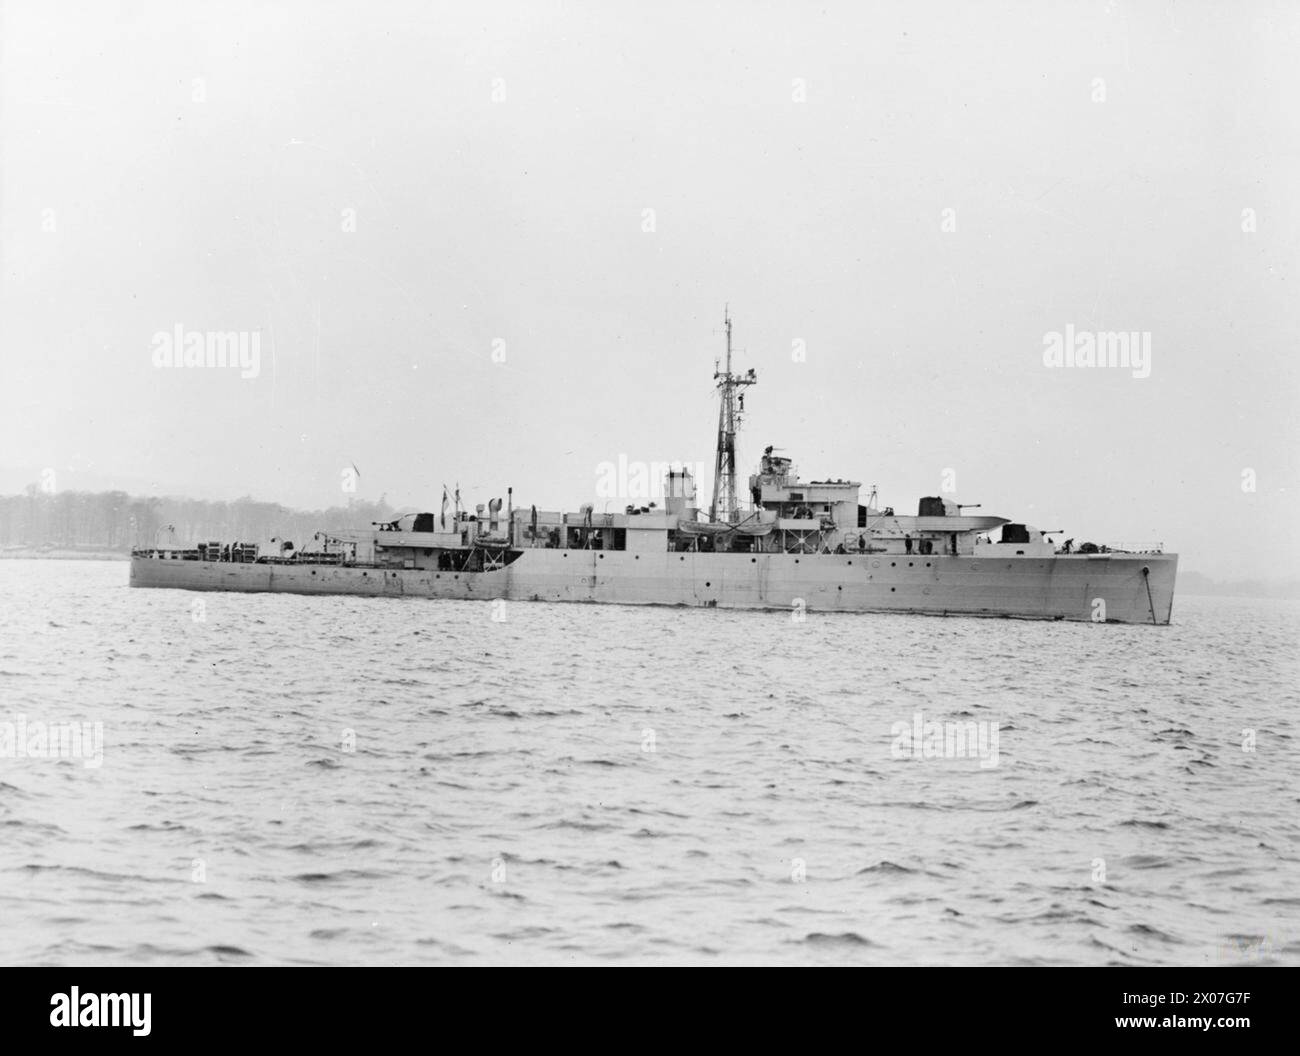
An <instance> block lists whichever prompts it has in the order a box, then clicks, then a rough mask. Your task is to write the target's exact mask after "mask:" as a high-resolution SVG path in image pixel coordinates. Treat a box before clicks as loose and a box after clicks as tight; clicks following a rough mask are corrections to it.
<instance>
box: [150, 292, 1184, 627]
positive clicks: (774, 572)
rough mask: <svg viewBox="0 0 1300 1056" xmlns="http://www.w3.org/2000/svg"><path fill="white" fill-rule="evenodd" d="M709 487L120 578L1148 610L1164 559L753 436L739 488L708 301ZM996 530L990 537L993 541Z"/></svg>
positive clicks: (683, 600) (1155, 600)
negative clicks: (871, 480) (705, 496)
mask: <svg viewBox="0 0 1300 1056" xmlns="http://www.w3.org/2000/svg"><path fill="white" fill-rule="evenodd" d="M724 325H725V333H726V360H725V364H724V363H722V362H719V363H717V364H715V369H714V382H715V385H716V388H717V390H718V395H719V408H718V431H717V443H716V447H715V461H714V475H713V492H712V498H711V501H710V504H709V507H708V509H707V510H704V509H702V508H701V507H700V506H699V503H698V500H697V497H696V487H695V479H694V474H692V472H691V470H690V469H689V468H688V467H687V466H685V465H683V466H681V467H680V468H679V467H678V466H676V465H674V466H671V467H669V468H668V469H667V471H666V473H665V480H664V488H663V493H662V498H663V504H662V505H660V504H659V503H658V502H655V503H651V504H649V505H627V506H625V507H624V509H623V511H622V512H614V513H610V512H599V513H598V512H596V510H595V509H594V506H593V504H591V503H587V504H583V505H581V506H580V507H579V508H578V509H577V510H570V511H564V510H540V509H538V508H537V506H535V505H530V506H528V507H524V506H522V505H516V503H515V501H514V491H513V488H509V489H507V493H506V501H505V503H504V505H505V510H504V512H503V511H502V505H503V503H502V500H501V499H500V498H494V499H492V500H490V501H489V502H488V503H487V504H486V507H485V506H484V505H478V506H476V508H475V510H474V511H473V512H471V511H470V510H468V509H463V508H462V507H461V503H460V489H459V487H457V489H456V501H455V508H454V510H453V511H452V513H451V516H450V517H448V497H447V494H446V490H445V489H444V493H443V500H442V508H441V511H440V512H439V513H437V514H435V513H428V512H425V513H411V514H406V515H404V516H402V517H399V518H397V519H396V520H393V521H391V522H386V523H376V524H374V525H373V527H372V528H371V529H367V530H338V531H329V530H325V531H322V532H318V533H317V535H316V540H315V542H314V543H313V544H312V545H311V546H308V547H306V548H303V549H296V548H294V546H293V544H292V543H286V542H280V543H279V545H278V546H275V547H272V548H269V552H267V553H263V552H262V547H261V546H260V545H259V544H257V543H248V542H222V541H205V542H203V543H199V544H198V545H197V546H188V547H159V546H155V547H152V548H149V549H137V550H134V551H133V552H132V554H131V580H130V581H131V586H133V587H162V588H176V589H183V590H208V591H248V592H279V593H293V594H350V595H365V596H376V597H403V598H407V597H418V598H444V599H458V600H483V601H498V600H508V601H550V602H565V601H568V602H604V603H611V604H625V605H680V606H685V605H689V606H703V607H710V608H713V607H716V608H720V609H779V610H784V611H787V612H794V613H798V614H802V613H806V612H898V613H918V614H927V615H943V616H1001V617H1014V618H1022V619H1043V620H1076V621H1081V622H1093V623H1136V624H1154V625H1164V624H1168V623H1169V621H1170V616H1171V613H1172V610H1173V597H1174V580H1175V577H1176V574H1177V568H1178V556H1177V555H1176V554H1167V553H1164V552H1163V546H1162V545H1161V544H1158V543H1151V544H1113V545H1097V544H1094V543H1084V544H1082V545H1080V546H1078V547H1075V546H1074V545H1073V540H1066V541H1065V542H1064V543H1062V544H1061V545H1057V543H1056V542H1055V541H1054V540H1053V538H1052V537H1053V536H1055V535H1064V533H1063V532H1055V531H1044V530H1040V529H1037V528H1034V527H1032V526H1031V525H1028V524H1026V523H1023V522H1019V521H1012V520H1011V519H1009V518H1004V517H993V516H978V515H972V514H969V513H967V512H965V511H966V510H969V509H973V508H978V507H972V506H968V505H967V506H964V505H958V504H957V503H955V502H953V501H950V500H949V499H946V498H943V497H938V496H927V497H925V498H922V499H920V501H919V503H918V506H917V512H916V514H915V515H914V516H909V515H905V514H899V513H896V512H895V510H894V509H893V507H890V506H885V507H883V508H881V506H880V504H879V502H878V501H877V495H876V489H875V488H874V487H872V488H871V490H870V492H869V494H868V495H867V496H865V498H864V497H863V496H862V495H861V489H862V484H861V483H860V482H858V481H852V480H841V479H835V480H829V479H828V480H807V481H805V480H802V479H800V477H799V475H798V473H797V472H796V470H795V468H794V465H793V462H792V460H791V459H790V458H787V457H784V456H782V455H778V454H776V453H775V450H776V449H775V448H774V447H768V448H767V449H766V450H765V451H764V453H763V455H762V457H761V459H760V460H759V464H758V467H757V469H758V471H757V472H756V473H754V474H752V475H751V476H750V477H749V488H748V494H747V499H748V501H747V502H746V503H745V504H743V505H742V503H741V502H740V500H739V485H738V480H737V474H736V433H737V428H738V426H739V422H740V419H741V417H742V415H741V412H742V411H743V408H744V390H745V389H746V388H747V387H748V386H751V385H754V384H755V383H756V382H757V380H758V379H757V375H756V372H755V371H754V370H753V369H750V370H748V371H746V372H744V373H743V374H742V373H738V372H735V371H733V369H732V344H731V318H730V315H729V314H726V315H724ZM994 533H996V534H997V536H998V538H997V539H996V540H995V539H994V538H993V536H994Z"/></svg>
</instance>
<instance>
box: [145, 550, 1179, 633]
mask: <svg viewBox="0 0 1300 1056" xmlns="http://www.w3.org/2000/svg"><path fill="white" fill-rule="evenodd" d="M994 545H995V546H996V545H997V544H994ZM1177 567H1178V557H1177V555H1176V554H1097V555H1082V554H1072V555H1068V556H1067V555H1058V556H1056V557H1008V558H1002V557H998V556H996V555H994V556H984V555H979V556H975V557H951V556H928V557H926V556H903V555H898V554H888V555H872V554H851V555H850V554H803V555H793V554H738V553H728V554H709V553H686V554H681V553H629V552H626V551H597V550H562V549H526V550H524V551H522V553H520V554H519V556H518V558H517V559H516V560H514V561H513V562H511V563H510V564H509V565H507V566H506V567H504V568H501V569H496V570H494V571H488V572H459V573H457V572H449V571H442V572H439V571H434V570H431V569H382V568H355V567H341V566H337V565H309V564H269V563H260V564H232V563H225V562H207V561H179V560H161V559H157V558H150V557H136V558H133V559H132V561H131V585H132V586H133V587H153V588H174V589H181V590H206V591H237V592H255V593H266V592H269V593H288V594H341V595H358V596H365V597H419V598H443V599H460V600H481V601H494V600H499V599H501V600H507V601H553V602H565V601H567V602H594V603H605V604H623V605H676V606H703V607H716V608H723V609H779V610H785V611H793V612H800V611H806V612H904V613H919V614H928V615H964V616H1002V617H1018V618H1022V619H1044V620H1077V621H1080V622H1097V623H1101V622H1105V623H1137V624H1167V623H1169V621H1170V616H1171V614H1172V609H1173V596H1174V581H1175V578H1176V575H1177Z"/></svg>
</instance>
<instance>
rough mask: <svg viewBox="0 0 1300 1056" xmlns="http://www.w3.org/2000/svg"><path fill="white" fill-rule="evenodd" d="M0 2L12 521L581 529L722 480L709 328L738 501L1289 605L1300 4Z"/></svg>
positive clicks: (0, 446)
mask: <svg viewBox="0 0 1300 1056" xmlns="http://www.w3.org/2000/svg"><path fill="white" fill-rule="evenodd" d="M0 11H2V12H3V13H2V15H0V18H2V19H3V21H2V23H0V33H2V39H0V48H2V49H3V50H2V59H3V62H2V65H0V179H2V183H0V195H2V197H0V253H2V254H3V261H2V263H3V279H2V280H0V281H2V286H0V355H2V356H3V360H2V362H3V387H2V389H0V490H3V491H6V492H12V491H16V490H20V489H21V488H22V487H23V485H24V484H26V483H28V482H33V481H36V480H37V479H38V478H39V476H40V474H41V473H42V471H43V470H45V469H49V468H52V469H53V470H54V471H55V473H56V475H57V479H58V486H59V487H60V488H92V489H97V488H102V487H107V486H109V485H118V486H122V487H124V488H125V489H127V490H130V491H134V492H140V493H147V492H149V491H150V490H157V491H159V492H174V493H183V494H188V495H192V496H194V497H200V498H233V497H236V496H239V495H244V494H251V495H253V496H255V497H257V498H261V499H271V500H278V501H282V502H285V503H288V504H291V505H296V506H307V507H319V506H329V505H335V504H338V503H340V502H342V501H343V500H344V498H345V497H346V496H345V495H343V494H341V491H340V474H341V471H342V468H343V467H346V466H348V465H350V464H353V463H355V464H356V466H357V467H358V468H359V469H360V470H361V474H362V476H361V481H360V488H359V493H360V494H361V495H362V496H364V497H367V498H377V497H378V496H379V495H380V494H381V493H386V494H387V497H388V499H389V500H390V501H391V502H394V503H398V504H411V505H417V506H427V507H429V508H436V504H437V502H438V500H439V498H440V496H441V485H442V483H443V482H444V481H446V482H447V483H448V484H453V485H454V484H455V483H456V482H457V481H459V482H460V484H461V487H462V491H463V493H464V494H465V497H466V499H467V500H468V501H470V502H471V503H472V502H480V501H481V502H486V501H487V499H488V498H489V497H492V496H497V495H504V494H505V489H506V486H507V485H514V488H515V496H516V501H517V502H519V503H522V504H524V505H527V504H529V503H533V502H535V503H537V505H539V506H540V507H543V508H559V507H564V508H576V506H577V505H578V504H579V503H580V502H584V501H591V500H592V499H593V498H594V497H595V490H596V481H597V466H598V464H599V463H601V462H603V461H607V460H608V461H614V460H617V459H618V457H619V456H620V455H623V456H625V457H627V458H628V459H631V460H642V461H646V462H649V461H666V460H669V459H686V460H690V461H705V462H708V463H709V464H710V466H711V463H712V445H713V439H714V428H715V424H716V414H717V410H716V402H715V400H714V396H713V390H712V388H711V373H712V370H713V364H714V359H715V357H716V356H717V355H719V354H720V353H721V350H722V337H721V320H722V309H723V305H724V303H730V305H731V310H732V314H733V316H734V317H735V323H736V344H737V347H738V348H739V349H741V350H742V353H741V355H740V357H739V360H738V365H739V366H740V367H742V368H747V367H750V366H753V367H755V368H756V369H757V370H758V374H759V385H758V386H757V387H755V388H754V389H752V390H750V391H749V392H748V393H747V396H746V402H747V406H748V411H749V413H748V417H747V421H746V423H745V430H744V432H743V434H742V437H741V442H740V449H741V461H742V468H743V471H744V472H745V473H748V472H749V471H750V469H751V466H752V463H753V462H754V461H755V460H756V459H757V456H758V455H759V453H760V452H761V450H762V448H763V446H765V445H766V444H769V443H771V444H776V445H778V446H779V447H782V448H785V449H786V452H787V453H788V454H790V455H792V456H793V457H794V459H795V461H796V464H797V465H798V466H799V468H800V470H801V471H802V473H803V475H804V476H805V477H817V478H824V477H828V476H829V477H846V478H852V479H855V480H862V481H864V482H865V483H866V484H867V485H870V484H871V483H877V484H879V486H880V489H881V499H882V501H883V502H884V503H887V504H892V505H895V506H896V507H898V508H899V510H900V512H901V511H907V512H914V511H915V503H916V499H917V498H918V497H919V496H920V495H923V494H940V486H941V483H942V481H943V472H944V470H945V469H951V470H952V471H953V473H954V475H955V480H956V494H955V497H956V498H957V499H958V500H959V501H962V502H980V503H983V507H984V509H983V512H988V513H999V514H1002V515H1004V516H1012V517H1018V518H1021V519H1027V520H1029V521H1030V522H1031V523H1034V524H1037V525H1038V526H1039V527H1042V528H1064V529H1066V530H1067V531H1068V532H1069V534H1071V535H1073V536H1074V537H1075V538H1076V539H1078V540H1083V539H1095V540H1098V541H1106V540H1110V541H1118V540H1147V539H1159V540H1163V541H1164V542H1165V543H1166V545H1167V546H1169V547H1170V548H1173V549H1177V550H1179V551H1180V552H1182V553H1183V554H1184V555H1186V556H1185V559H1184V562H1185V563H1184V567H1185V568H1187V569H1193V570H1197V571H1202V572H1206V573H1208V574H1211V575H1220V576H1232V577H1236V576H1265V575H1268V576H1273V575H1288V576H1289V575H1296V574H1297V568H1298V567H1300V565H1298V562H1297V559H1296V557H1295V556H1294V554H1293V547H1292V541H1291V540H1292V535H1293V532H1294V525H1295V524H1296V522H1297V520H1298V519H1300V500H1298V499H1297V493H1296V488H1295V484H1294V482H1295V480H1296V475H1297V474H1296V471H1297V461H1298V459H1297V451H1298V449H1300V447H1298V445H1297V439H1298V438H1297V425H1296V419H1297V415H1296V408H1297V366H1296V361H1295V356H1294V346H1295V336H1296V331H1297V321H1298V320H1297V314H1298V313H1297V307H1296V294H1295V289H1294V287H1295V284H1296V280H1297V274H1296V266H1295V265H1296V256H1297V231H1298V230H1300V228H1298V226H1297V219H1298V217H1297V207H1296V194H1295V191H1296V188H1297V187H1300V149H1298V144H1297V134H1296V120H1295V116H1294V112H1293V109H1294V105H1295V100H1296V99H1297V98H1300V75H1298V74H1297V69H1296V67H1297V61H1296V56H1297V55H1298V54H1300V47H1298V46H1297V45H1300V8H1297V7H1296V6H1295V5H1294V4H1265V3H1253V2H1248V3H1236V4H1231V5H1224V4H1221V3H1210V2H1205V3H1193V4H1181V3H1180V4H1154V3H1153V4H1132V3H1105V2H1097V3H1074V4H1066V3H1042V2H1039V3H1024V4H1003V3H998V4H993V3H988V4H972V3H932V4H890V5H884V4H879V5H873V4H844V5H835V4H832V5H824V4H816V5H814V4H749V3H743V4H742V3H739V2H735V3H721V4H713V5H704V4H696V3H692V4H687V3H655V4H649V3H645V4H639V5H633V4H610V3H595V2H587V3H567V4H533V3H512V4H477V3H476V4H457V5H450V4H418V3H393V2H376V3H369V4H337V3H336V4H322V3H308V2H301V3H275V4H262V5H252V4H241V3H229V2H223V3H220V4H217V3H213V4H198V3H190V2H175V0H171V2H158V3H125V4H122V5H107V4H96V3H69V2H49V0H42V2H25V0H19V2H14V0H6V2H5V3H4V4H3V7H2V8H0ZM646 210H653V230H652V231H650V230H646V227H647V226H649V225H648V222H647V213H646V212H645V211H646ZM945 210H952V212H951V213H945ZM1245 210H1251V211H1252V212H1251V213H1245V212H1244V211H1245ZM945 219H946V220H947V221H948V222H947V224H946V225H945ZM945 226H946V227H947V228H949V229H948V230H945ZM954 226H955V230H954V229H952V228H953V227H954ZM1252 226H1253V228H1254V229H1253V230H1249V228H1251V227H1252ZM353 227H355V230H352V229H351V228H353ZM1243 227H1245V228H1247V230H1243ZM1288 283H1290V286H1288ZM178 325H179V326H183V327H184V328H186V329H187V330H196V331H246V332H252V331H258V332H259V333H260V341H261V364H260V367H261V369H260V373H259V374H258V376H257V377H255V378H251V379H244V378H241V377H240V376H239V371H238V370H231V369H226V370H221V369H207V368H182V369H159V368H157V367H155V366H154V363H153V350H152V345H151V342H152V341H153V338H154V335H155V333H157V332H159V331H164V332H171V331H172V330H173V329H174V328H175V327H177V326H178ZM1067 326H1072V327H1073V328H1074V329H1075V330H1076V331H1119V330H1122V331H1141V332H1149V333H1150V335H1151V338H1150V340H1151V351H1152V357H1151V364H1150V365H1151V371H1150V376H1149V377H1146V378H1135V377H1133V376H1132V371H1129V370H1120V369H1091V370H1088V369H1080V368H1073V369H1068V368H1065V369H1049V368H1048V367H1046V366H1045V365H1044V361H1043V349H1044V336H1045V334H1047V333H1049V332H1052V331H1060V332H1064V331H1065V329H1066V327H1067ZM494 342H502V343H503V344H496V345H494ZM796 342H802V346H798V345H796ZM798 347H802V348H804V349H805V350H806V361H803V362H797V361H796V360H795V358H794V357H793V356H792V350H793V349H797V348H798ZM494 348H495V349H496V350H497V355H496V356H495V357H494V355H493V351H494ZM502 351H504V362H499V360H500V359H501V352H502ZM1247 469H1250V470H1253V471H1254V473H1255V475H1256V480H1257V484H1256V487H1257V490H1256V491H1254V492H1253V493H1252V492H1248V491H1243V487H1242V481H1243V471H1245V470H1247ZM700 485H701V491H702V492H704V493H707V489H708V487H709V485H710V482H709V480H708V479H705V480H703V481H701V482H700Z"/></svg>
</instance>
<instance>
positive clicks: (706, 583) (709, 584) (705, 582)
mask: <svg viewBox="0 0 1300 1056" xmlns="http://www.w3.org/2000/svg"><path fill="white" fill-rule="evenodd" d="M704 585H705V586H706V587H711V586H713V584H712V583H710V582H709V581H708V580H707V579H706V580H705V581H704Z"/></svg>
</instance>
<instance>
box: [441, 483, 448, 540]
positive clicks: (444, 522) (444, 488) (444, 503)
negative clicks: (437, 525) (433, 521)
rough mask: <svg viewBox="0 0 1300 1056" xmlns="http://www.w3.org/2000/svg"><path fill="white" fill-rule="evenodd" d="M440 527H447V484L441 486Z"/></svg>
mask: <svg viewBox="0 0 1300 1056" xmlns="http://www.w3.org/2000/svg"><path fill="white" fill-rule="evenodd" d="M442 527H443V530H444V531H445V530H446V528H447V485H446V484H444V485H443V486H442Z"/></svg>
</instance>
